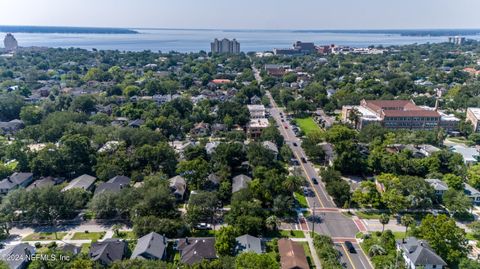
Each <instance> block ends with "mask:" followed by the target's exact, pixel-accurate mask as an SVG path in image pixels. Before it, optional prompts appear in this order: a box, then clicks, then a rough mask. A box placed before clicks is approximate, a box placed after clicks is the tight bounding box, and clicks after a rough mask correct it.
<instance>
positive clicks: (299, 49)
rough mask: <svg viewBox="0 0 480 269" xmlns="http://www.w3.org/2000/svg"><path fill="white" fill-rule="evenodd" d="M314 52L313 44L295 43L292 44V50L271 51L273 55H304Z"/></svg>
mask: <svg viewBox="0 0 480 269" xmlns="http://www.w3.org/2000/svg"><path fill="white" fill-rule="evenodd" d="M315 52H316V47H315V44H314V43H312V42H302V41H297V42H295V43H293V46H292V48H286V49H273V53H275V55H290V56H292V55H305V54H312V53H315Z"/></svg>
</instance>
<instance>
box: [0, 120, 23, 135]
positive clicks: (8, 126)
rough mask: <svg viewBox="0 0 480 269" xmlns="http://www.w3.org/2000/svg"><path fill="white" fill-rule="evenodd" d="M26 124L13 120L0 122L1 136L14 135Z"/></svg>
mask: <svg viewBox="0 0 480 269" xmlns="http://www.w3.org/2000/svg"><path fill="white" fill-rule="evenodd" d="M24 127H25V124H23V121H21V120H11V121H2V122H0V134H14V133H16V132H18V131H19V130H20V129H23V128H24Z"/></svg>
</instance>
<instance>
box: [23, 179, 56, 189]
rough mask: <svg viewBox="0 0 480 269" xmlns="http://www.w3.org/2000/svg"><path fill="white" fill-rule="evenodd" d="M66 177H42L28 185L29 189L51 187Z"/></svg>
mask: <svg viewBox="0 0 480 269" xmlns="http://www.w3.org/2000/svg"><path fill="white" fill-rule="evenodd" d="M64 180H65V179H64V178H60V177H42V178H40V179H38V180H35V181H34V182H33V183H32V184H30V185H29V186H28V187H27V191H30V190H33V189H36V188H44V187H51V186H55V185H58V184H60V183H62V182H63V181H64Z"/></svg>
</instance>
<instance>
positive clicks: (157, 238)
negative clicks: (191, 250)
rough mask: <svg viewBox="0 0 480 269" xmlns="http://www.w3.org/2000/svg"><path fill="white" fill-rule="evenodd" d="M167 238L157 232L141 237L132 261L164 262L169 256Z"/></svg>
mask: <svg viewBox="0 0 480 269" xmlns="http://www.w3.org/2000/svg"><path fill="white" fill-rule="evenodd" d="M167 240H168V239H167V238H166V237H165V236H163V235H159V234H157V233H155V232H151V233H149V234H147V235H144V236H142V237H140V238H139V239H138V240H137V245H136V246H135V249H134V250H133V252H132V256H131V259H137V258H138V259H148V260H163V259H165V257H166V255H167Z"/></svg>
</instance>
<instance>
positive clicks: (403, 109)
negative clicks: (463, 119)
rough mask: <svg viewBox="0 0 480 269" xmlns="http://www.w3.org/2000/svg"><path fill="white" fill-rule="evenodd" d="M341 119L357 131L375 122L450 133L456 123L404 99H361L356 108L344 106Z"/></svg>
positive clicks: (445, 116) (399, 127)
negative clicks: (352, 125) (353, 124)
mask: <svg viewBox="0 0 480 269" xmlns="http://www.w3.org/2000/svg"><path fill="white" fill-rule="evenodd" d="M352 113H353V114H352ZM342 119H343V121H345V122H352V121H355V122H354V123H355V125H356V128H358V129H362V128H363V127H365V126H366V125H368V124H371V123H379V124H380V125H382V126H383V127H385V128H388V129H412V130H432V129H435V128H445V129H446V130H447V131H453V130H456V129H457V126H458V122H459V119H457V118H455V117H454V116H453V115H447V114H444V113H441V112H438V109H437V108H428V107H419V106H417V105H415V103H414V102H413V101H408V100H362V101H361V102H360V105H359V106H344V107H343V109H342Z"/></svg>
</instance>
